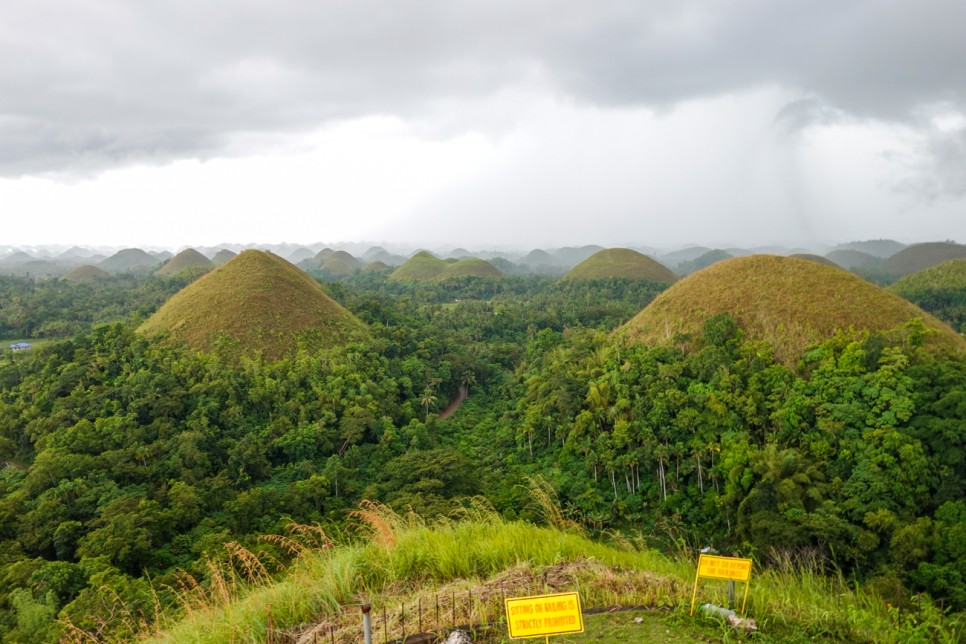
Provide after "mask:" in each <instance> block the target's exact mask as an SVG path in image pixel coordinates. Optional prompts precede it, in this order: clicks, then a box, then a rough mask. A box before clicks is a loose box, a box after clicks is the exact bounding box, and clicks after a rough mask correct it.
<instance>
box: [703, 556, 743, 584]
mask: <svg viewBox="0 0 966 644" xmlns="http://www.w3.org/2000/svg"><path fill="white" fill-rule="evenodd" d="M698 577H713V578H714V579H733V580H735V581H748V580H749V579H751V559H739V558H737V557H715V556H713V555H701V556H700V557H698Z"/></svg>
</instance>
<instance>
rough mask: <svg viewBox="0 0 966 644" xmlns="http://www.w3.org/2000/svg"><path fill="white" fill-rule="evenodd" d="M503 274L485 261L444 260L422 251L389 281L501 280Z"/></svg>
mask: <svg viewBox="0 0 966 644" xmlns="http://www.w3.org/2000/svg"><path fill="white" fill-rule="evenodd" d="M502 276H503V273H501V272H500V270H499V269H498V268H497V267H496V266H494V265H493V264H491V263H489V262H488V261H486V260H484V259H479V258H476V257H468V258H466V259H461V260H458V261H457V260H455V259H453V260H449V261H447V260H443V259H439V258H438V257H435V256H433V255H432V254H430V253H428V252H426V251H421V252H419V253H416V254H415V255H413V256H412V257H410V258H409V259H408V260H406V262H405V263H403V265H402V266H400V267H399V268H397V269H396V270H394V271H393V272H392V273H391V274H390V275H389V279H391V280H393V281H397V282H398V281H422V282H437V281H442V280H446V279H450V278H453V277H489V278H494V279H496V278H500V277H502Z"/></svg>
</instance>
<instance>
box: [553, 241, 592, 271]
mask: <svg viewBox="0 0 966 644" xmlns="http://www.w3.org/2000/svg"><path fill="white" fill-rule="evenodd" d="M602 250H604V247H603V246H594V245H588V246H581V247H580V248H573V247H570V246H567V247H564V248H558V249H556V250H554V251H553V252H552V253H551V255H553V257H554V258H555V260H556V262H557V264H560V265H561V266H564V267H567V268H570V267H572V266H576V265H577V264H579V263H580V262H582V261H584V260H585V259H587V258H588V257H591V256H593V255H594V254H595V253H597V252H600V251H602Z"/></svg>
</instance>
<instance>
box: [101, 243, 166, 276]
mask: <svg viewBox="0 0 966 644" xmlns="http://www.w3.org/2000/svg"><path fill="white" fill-rule="evenodd" d="M162 261H163V260H160V259H158V258H157V257H155V256H154V255H151V254H149V253H147V252H145V251H143V250H141V249H140V248H125V249H124V250H119V251H117V252H116V253H114V254H113V255H111V256H110V257H108V258H107V259H105V260H104V261H103V262H101V263H100V267H101V268H102V269H103V270H105V271H107V272H108V273H148V272H150V271H151V269H153V268H154V267H155V266H157V265H158V264H160V263H161V262H162Z"/></svg>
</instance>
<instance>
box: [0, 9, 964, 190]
mask: <svg viewBox="0 0 966 644" xmlns="http://www.w3.org/2000/svg"><path fill="white" fill-rule="evenodd" d="M10 5H13V6H12V7H11V6H10ZM963 24H966V3H962V2H959V1H957V0H948V1H943V0H920V1H918V2H905V1H903V2H898V1H868V2H847V1H843V0H834V1H825V2H799V1H797V0H787V1H776V0H760V1H747V2H740V1H739V2H719V1H716V0H715V1H710V0H709V1H706V2H687V1H680V2H641V1H637V0H628V1H619V0H611V1H608V0H597V1H595V2H584V1H576V0H574V1H572V2H553V1H550V0H544V1H537V2H519V1H514V0H503V1H500V0H480V1H478V2H461V1H457V0H449V1H446V2H430V1H415V2H390V1H384V2H373V1H369V0H340V1H329V2H305V1H296V0H278V1H272V2H268V1H261V2H259V1H255V0H248V1H234V2H219V1H211V2H190V1H185V0H169V1H165V2H160V1H159V2H150V3H149V2H143V3H142V2H122V1H120V0H115V1H109V0H86V1H80V2H75V1H71V2H67V1H57V2H55V1H50V0H46V1H45V0H35V1H31V2H27V1H21V2H13V3H8V4H7V6H5V7H4V16H3V19H2V21H0V174H2V175H4V176H18V175H23V174H31V173H37V172H44V171H55V172H56V171H66V172H71V173H75V172H86V171H96V170H99V169H102V168H105V167H110V166H114V165H124V164H129V163H133V162H163V161H165V160H170V159H176V158H182V157H198V158H206V157H209V156H212V155H219V154H226V153H229V152H230V148H229V146H230V145H231V143H232V141H233V140H234V139H235V138H237V137H238V136H239V135H248V134H260V135H264V134H269V135H272V134H291V133H298V132H301V131H305V130H308V129H311V128H314V127H318V126H320V125H323V124H325V123H328V122H332V121H334V120H337V119H342V118H350V117H355V116H364V115H370V114H393V115H399V116H401V117H403V118H421V117H422V116H423V115H424V114H425V113H426V110H428V109H429V108H430V107H432V106H434V105H438V104H440V103H445V102H452V101H457V102H459V101H475V100H477V99H481V98H485V97H488V96H490V95H492V94H494V93H496V92H498V91H500V90H505V89H521V88H523V89H527V90H532V91H537V92H550V93H553V94H556V95H561V96H565V97H568V98H570V99H573V100H575V101H577V102H578V103H582V104H591V105H601V106H627V105H648V106H654V107H657V108H661V107H669V106H672V105H674V104H675V103H677V102H679V101H681V100H686V99H689V98H695V97H704V96H715V95H721V94H727V93H731V92H735V91H741V90H746V89H749V88H755V87H761V86H779V87H782V88H785V89H788V90H790V91H791V92H793V93H799V94H800V95H801V96H802V97H803V98H804V99H806V103H803V104H798V105H791V106H789V108H788V109H787V111H786V114H785V116H786V117H787V118H786V120H785V121H783V123H784V126H785V127H791V126H795V125H796V124H797V125H804V124H808V123H811V122H814V121H813V120H809V119H814V118H816V117H822V115H826V116H827V115H829V114H834V113H837V112H841V113H844V114H848V115H849V116H851V117H854V118H876V119H885V120H894V121H900V122H906V123H912V124H915V119H916V118H917V116H916V115H917V113H918V112H917V111H918V110H919V109H920V108H921V107H922V106H924V105H930V104H935V103H938V102H944V103H945V104H947V105H950V106H952V107H953V108H954V109H958V110H963V108H964V105H966V96H964V93H966V65H963V64H962V61H964V60H966V38H963V37H962V35H961V33H958V31H959V30H960V29H961V26H962V25H963ZM789 119H791V120H789ZM779 120H781V119H779ZM236 151H237V150H236ZM939 153H940V154H945V151H944V150H939Z"/></svg>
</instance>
